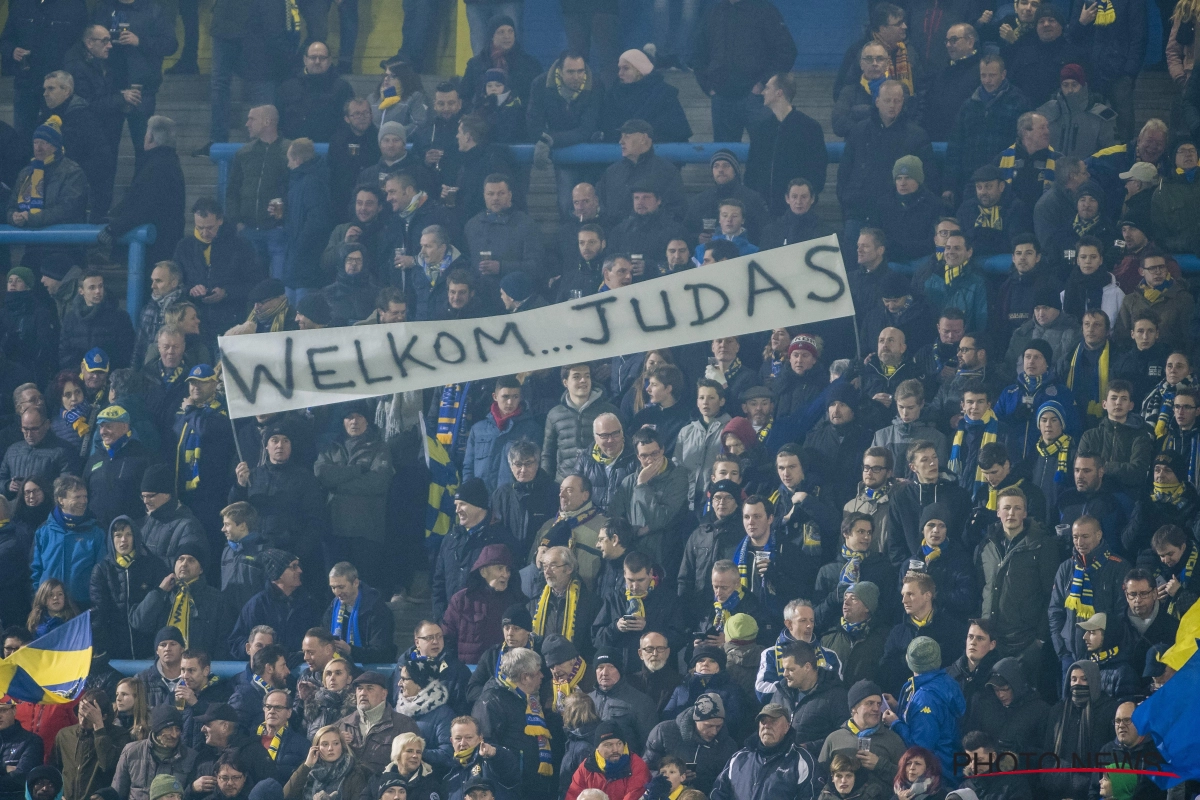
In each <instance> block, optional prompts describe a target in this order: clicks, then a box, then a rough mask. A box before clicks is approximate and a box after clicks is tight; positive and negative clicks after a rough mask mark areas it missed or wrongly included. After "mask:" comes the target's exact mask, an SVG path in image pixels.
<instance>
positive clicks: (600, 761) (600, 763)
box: [595, 745, 629, 774]
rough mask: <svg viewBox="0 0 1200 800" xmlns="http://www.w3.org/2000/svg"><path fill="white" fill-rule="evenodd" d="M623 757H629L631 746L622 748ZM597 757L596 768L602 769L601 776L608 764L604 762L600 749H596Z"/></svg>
mask: <svg viewBox="0 0 1200 800" xmlns="http://www.w3.org/2000/svg"><path fill="white" fill-rule="evenodd" d="M621 755H623V756H627V755H629V745H625V747H624V748H622V750H621ZM595 756H596V766H597V767H599V768H600V772H601V774H603V773H604V765H605V764H607V763H608V762H607V761H605V760H604V756H602V755H600V748H596V752H595Z"/></svg>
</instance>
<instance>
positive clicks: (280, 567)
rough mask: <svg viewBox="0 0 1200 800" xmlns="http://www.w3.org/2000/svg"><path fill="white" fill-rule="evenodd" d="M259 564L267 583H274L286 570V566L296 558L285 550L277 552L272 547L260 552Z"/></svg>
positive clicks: (277, 550)
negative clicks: (261, 566)
mask: <svg viewBox="0 0 1200 800" xmlns="http://www.w3.org/2000/svg"><path fill="white" fill-rule="evenodd" d="M258 560H259V563H261V564H262V565H263V572H264V573H265V574H266V576H267V582H268V583H274V582H275V581H277V580H279V578H280V576H281V575H283V573H284V571H286V570H287V568H288V564H291V563H292V562H293V561H295V560H296V556H294V555H292V554H291V553H289V552H288V551H287V550H279V549H277V548H274V547H268V548H267V549H266V550H263V551H262V554H260V555H259V557H258Z"/></svg>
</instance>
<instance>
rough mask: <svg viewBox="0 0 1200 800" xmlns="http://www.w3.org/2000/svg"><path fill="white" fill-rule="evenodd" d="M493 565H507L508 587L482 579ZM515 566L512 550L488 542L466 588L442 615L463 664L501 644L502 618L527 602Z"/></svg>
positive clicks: (477, 659) (473, 660) (476, 562)
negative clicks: (486, 570) (510, 610)
mask: <svg viewBox="0 0 1200 800" xmlns="http://www.w3.org/2000/svg"><path fill="white" fill-rule="evenodd" d="M491 566H505V567H508V571H509V576H510V581H509V583H508V586H507V588H506V589H505V590H504V591H502V592H499V591H496V590H495V589H493V588H492V587H491V586H490V585H488V583H487V582H486V581H484V579H483V572H482V571H483V569H484V568H485V567H491ZM515 577H516V570H515V569H514V568H513V558H512V553H510V552H509V550H508V547H507V546H505V545H503V544H489V545H487V546H486V547H484V548H483V549H482V550H480V551H479V558H477V559H475V565H474V566H472V567H471V574H470V575H469V576H468V577H467V585H466V588H464V589H461V590H459V591H458V592H455V593H454V596H453V597H451V598H450V605H449V606H447V608H446V613H445V614H444V615H442V630H444V631H445V632H446V637H447V639H448V640H450V642H451V644H449V645H448V646H454V647H457V652H458V660H459V661H462V662H463V663H464V664H468V665H470V664H478V663H479V655H480V654H481V653H482V652H483V651H484V650H486V649H488V648H489V647H491V646H492V645H494V644H499V643H500V641H501V640H502V639H503V637H502V636H501V627H502V626H501V624H500V620H501V617H503V616H504V611H505V609H507V608H508V607H509V606H511V605H513V604H514V603H520V602H522V601H524V599H525V597H524V595H522V594H521V589H520V586H519V585H518V581H516V580H511V578H515Z"/></svg>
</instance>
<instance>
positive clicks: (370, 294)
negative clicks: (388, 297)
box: [321, 264, 379, 326]
mask: <svg viewBox="0 0 1200 800" xmlns="http://www.w3.org/2000/svg"><path fill="white" fill-rule="evenodd" d="M378 293H379V292H378V287H376V286H375V284H374V282H373V281H372V280H371V273H370V271H369V270H368V269H366V268H365V267H364V269H363V270H362V271H361V272H357V273H355V274H353V275H351V274H349V273H347V272H346V268H345V266H344V264H343V265H339V268H338V271H337V277H336V278H335V279H334V281H333V283H331V284H329V285H328V286H326V287H325V288H324V289H322V290H321V294H323V295H325V300H326V301H327V302H328V303H329V311H330V313H331V314H332V315H333V322H334V325H335V326H338V325H353V324H354V323H355V322H358V321H359V320H360V319H366V318H367V317H368V316H370V314H371V312H372V311H374V310H375V296H376V295H377V294H378Z"/></svg>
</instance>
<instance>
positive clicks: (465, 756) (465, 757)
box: [454, 745, 479, 767]
mask: <svg viewBox="0 0 1200 800" xmlns="http://www.w3.org/2000/svg"><path fill="white" fill-rule="evenodd" d="M478 748H479V745H475V747H472V748H470V749H469V750H455V751H454V760H455V761H457V762H458V763H459V764H462V765H463V766H464V767H465V766H466V765H467V762H469V761H470V760H471V758H472V757H473V756H474V755H475V751H476V750H477V749H478Z"/></svg>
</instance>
